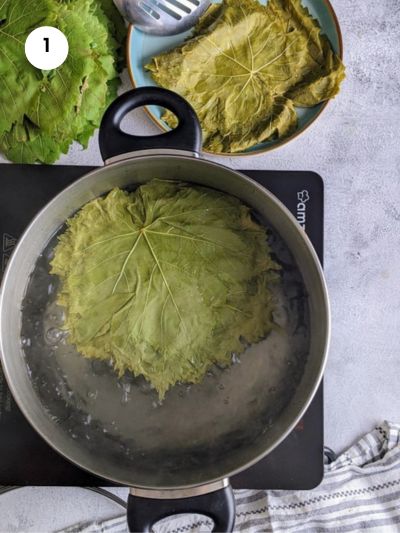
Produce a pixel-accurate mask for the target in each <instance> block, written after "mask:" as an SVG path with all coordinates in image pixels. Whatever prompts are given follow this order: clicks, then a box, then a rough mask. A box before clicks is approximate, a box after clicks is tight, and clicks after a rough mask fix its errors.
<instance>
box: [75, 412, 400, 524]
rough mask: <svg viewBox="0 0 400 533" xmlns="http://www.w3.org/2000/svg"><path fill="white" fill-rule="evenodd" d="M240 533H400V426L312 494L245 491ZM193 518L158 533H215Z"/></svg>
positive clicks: (364, 446)
mask: <svg viewBox="0 0 400 533" xmlns="http://www.w3.org/2000/svg"><path fill="white" fill-rule="evenodd" d="M235 496H236V506H237V507H236V525H235V531H244V532H248V533H264V532H265V533H267V532H272V533H290V532H292V533H300V532H301V533H345V532H357V531H368V532H376V533H378V532H379V533H389V532H390V533H392V532H393V533H395V532H400V425H399V424H391V423H388V422H385V423H384V424H382V425H381V426H380V427H377V428H376V429H375V430H374V431H372V432H371V433H369V434H367V435H366V436H365V437H363V438H362V439H361V440H360V441H359V442H357V443H356V444H355V445H354V446H352V447H351V448H350V449H348V450H347V451H346V452H344V453H343V454H342V455H340V456H339V457H338V459H336V461H334V462H333V463H331V464H330V465H326V467H325V476H324V480H323V482H322V483H321V485H320V486H319V487H317V488H316V489H314V490H310V491H298V492H294V491H250V490H239V491H236V492H235ZM211 524H212V523H211V521H210V520H208V519H206V518H205V517H202V516H196V515H190V516H188V515H187V516H179V517H176V518H167V519H165V520H163V521H161V522H159V523H158V524H157V525H156V526H155V528H154V532H155V533H200V532H205V531H210V529H211ZM126 531H127V529H126V519H125V516H121V517H118V518H113V519H111V520H108V521H105V522H102V523H91V524H79V525H77V526H74V527H72V528H69V529H67V530H65V533H77V532H79V533H100V532H104V533H105V532H107V533H126Z"/></svg>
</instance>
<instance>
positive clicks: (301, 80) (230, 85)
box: [146, 0, 344, 152]
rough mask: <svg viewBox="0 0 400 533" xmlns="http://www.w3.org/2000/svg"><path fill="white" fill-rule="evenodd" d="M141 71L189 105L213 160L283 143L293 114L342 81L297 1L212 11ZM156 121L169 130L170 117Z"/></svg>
mask: <svg viewBox="0 0 400 533" xmlns="http://www.w3.org/2000/svg"><path fill="white" fill-rule="evenodd" d="M146 68H147V69H148V70H149V71H151V73H152V76H153V78H154V80H155V81H156V82H157V83H158V84H159V85H161V86H162V87H166V88H168V89H172V90H175V91H176V92H178V93H179V94H180V95H182V96H183V97H185V98H186V99H187V100H188V101H189V102H190V103H191V104H192V106H193V107H194V109H195V111H196V112H197V115H198V116H199V118H200V121H201V124H202V129H203V134H204V146H205V148H207V149H208V150H210V151H213V152H241V151H244V150H246V149H248V148H251V147H253V146H255V145H257V144H258V143H261V142H264V141H267V140H273V139H280V138H285V137H288V136H290V135H291V134H292V133H293V132H294V131H295V130H296V129H297V127H298V117H297V113H296V109H295V108H296V107H312V106H314V105H316V104H320V103H321V102H323V101H325V100H328V99H330V98H333V97H334V96H335V95H336V94H337V93H338V92H339V89H340V84H341V82H342V80H343V79H344V66H343V63H342V61H341V59H340V58H339V56H338V55H337V54H335V53H334V51H333V50H332V47H331V44H330V42H329V40H328V39H327V37H326V36H325V35H323V34H322V33H321V28H320V26H319V24H318V22H317V21H316V20H315V19H313V18H312V17H311V15H310V13H309V12H308V10H307V9H306V8H305V7H304V6H303V5H302V3H301V0H268V2H267V5H266V6H265V5H262V4H260V3H259V2H258V0H240V2H239V1H238V0H224V2H223V3H221V4H212V5H211V6H210V8H209V9H208V11H206V13H205V15H204V16H203V17H202V18H201V19H200V21H199V23H198V24H197V26H196V27H195V29H194V33H193V34H192V36H191V38H189V39H188V40H187V41H185V42H184V43H183V44H182V45H180V46H178V47H177V48H174V49H173V50H170V51H167V52H165V53H162V54H160V55H158V56H156V57H154V58H153V59H152V60H151V62H150V63H149V64H148V65H146ZM163 119H164V120H165V121H166V122H167V123H168V124H169V125H170V126H172V127H173V126H174V125H175V123H176V119H175V117H174V115H172V113H170V112H167V113H166V114H165V115H164V116H163Z"/></svg>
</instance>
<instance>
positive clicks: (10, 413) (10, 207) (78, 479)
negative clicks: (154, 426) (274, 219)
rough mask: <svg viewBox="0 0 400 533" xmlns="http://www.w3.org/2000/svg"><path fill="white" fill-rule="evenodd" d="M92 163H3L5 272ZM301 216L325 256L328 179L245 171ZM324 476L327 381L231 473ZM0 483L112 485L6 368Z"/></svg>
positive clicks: (272, 481)
mask: <svg viewBox="0 0 400 533" xmlns="http://www.w3.org/2000/svg"><path fill="white" fill-rule="evenodd" d="M92 168H93V167H79V166H42V165H40V166H39V165H0V187H1V189H0V239H1V241H0V246H1V247H2V251H1V258H0V260H1V273H3V272H4V269H5V268H6V266H7V262H8V259H9V258H10V255H11V253H12V251H13V248H14V246H15V245H16V243H17V241H18V238H19V236H20V235H21V233H22V232H23V230H24V229H25V227H26V226H27V225H28V223H29V222H30V220H31V219H32V218H33V217H34V216H35V214H36V213H37V212H38V211H39V210H40V209H41V208H42V207H43V206H44V205H45V204H46V203H47V202H48V201H49V200H50V199H51V198H53V197H54V196H55V195H56V194H57V193H58V192H59V191H61V190H62V189H63V188H64V187H66V186H67V185H69V184H70V183H72V182H73V181H74V180H76V179H78V178H79V177H80V176H82V175H83V174H85V173H86V172H89V171H90V170H92ZM242 172H243V173H244V174H247V175H248V176H250V177H251V178H253V179H254V180H256V181H258V182H259V183H260V184H261V185H263V186H265V187H266V188H267V189H268V190H269V191H271V192H272V193H273V194H274V195H275V196H277V197H278V198H279V199H280V200H281V201H282V202H283V203H284V204H285V205H286V207H287V208H288V209H289V210H290V211H291V212H292V213H293V215H294V216H295V217H296V218H297V220H298V222H299V224H300V225H301V226H302V227H303V228H304V230H305V231H306V233H307V234H308V236H309V237H310V239H311V241H312V243H313V245H314V247H315V249H316V252H317V254H318V256H319V258H320V260H321V261H322V256H323V208H324V196H323V182H322V179H321V177H320V176H318V174H315V173H313V172H282V171H265V170H263V171H247V170H243V171H242ZM322 476H323V394H322V385H321V387H320V388H319V390H318V392H317V394H316V396H315V398H314V400H313V402H312V404H311V405H310V407H309V409H308V411H307V412H306V414H305V415H304V417H303V419H302V420H301V421H300V423H299V424H298V425H297V427H296V428H295V429H294V430H293V432H292V433H291V434H290V435H289V436H288V437H287V438H286V439H285V440H284V441H283V442H282V443H281V444H280V445H279V446H278V448H276V449H275V450H274V451H273V452H272V453H271V454H269V455H268V456H267V457H266V458H264V459H263V460H261V461H260V462H259V463H257V464H256V465H254V466H253V467H251V468H250V469H248V470H246V471H244V472H242V473H241V474H238V475H236V476H235V477H233V478H232V479H231V482H232V485H233V487H234V488H238V489H239V488H240V489H311V488H313V487H315V486H316V485H317V484H318V483H319V482H320V481H321V480H322ZM0 485H15V486H24V485H71V486H96V485H101V486H105V485H110V483H109V482H108V481H105V480H103V479H100V478H98V477H95V476H93V475H91V474H89V473H87V472H85V471H83V470H81V469H79V468H77V467H76V466H74V465H73V464H72V463H70V462H69V461H67V460H66V459H64V458H63V457H62V456H61V455H59V454H58V453H57V452H55V451H54V450H53V449H52V448H51V447H49V445H48V444H47V443H46V442H45V441H44V440H43V439H42V438H41V437H39V435H37V434H36V432H35V431H34V430H33V429H32V427H31V426H30V425H29V423H28V422H27V421H26V419H25V418H24V416H23V415H22V413H21V412H20V411H19V409H18V407H17V405H16V404H15V402H14V400H13V398H12V396H11V394H10V391H9V389H8V387H7V384H6V381H5V379H4V376H3V374H2V371H1V368H0Z"/></svg>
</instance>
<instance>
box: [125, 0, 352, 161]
mask: <svg viewBox="0 0 400 533" xmlns="http://www.w3.org/2000/svg"><path fill="white" fill-rule="evenodd" d="M215 1H216V2H218V1H219V0H214V2H215ZM261 1H262V2H263V0H261ZM264 1H265V0H264ZM302 2H303V3H304V4H305V5H306V7H308V8H309V9H310V11H311V14H312V15H313V16H314V17H315V18H316V19H317V20H318V22H319V23H320V25H321V28H322V31H323V32H324V33H325V34H326V35H328V38H329V40H330V42H331V44H332V47H333V49H334V50H335V52H336V53H337V54H338V55H339V57H340V58H341V59H342V60H343V37H342V31H341V29H340V25H339V20H338V18H337V15H336V13H335V10H334V9H333V6H332V4H331V2H330V0H305V1H304V0H302ZM310 4H311V5H310ZM313 4H317V6H318V8H316V7H315V6H314V9H313ZM321 9H322V10H323V11H325V14H326V15H327V16H328V18H329V19H330V23H331V25H330V32H329V33H331V35H329V34H328V31H327V27H326V25H324V24H323V23H322V21H321V16H318V13H319V14H320V15H321ZM332 31H333V32H334V34H332ZM135 32H136V34H135ZM189 33H190V30H189V32H186V33H184V34H180V35H178V36H174V37H175V38H178V39H180V40H179V41H177V42H176V43H175V45H176V44H178V42H182V41H183V39H184V38H185V37H186V36H187V35H188V34H189ZM137 34H140V36H144V37H145V38H148V39H168V38H165V37H157V36H148V35H145V34H143V33H142V32H140V30H136V28H135V27H134V25H133V24H130V25H129V30H128V35H127V40H126V57H127V67H128V73H129V78H130V80H131V84H132V86H133V88H137V87H143V86H144V85H149V84H151V85H152V86H154V87H157V84H156V83H154V82H153V81H152V80H151V79H150V76H148V79H149V83H146V84H143V83H140V82H139V83H138V82H137V81H136V77H135V74H134V65H135V63H134V62H133V59H132V58H133V56H134V53H135V35H137ZM332 36H333V37H334V38H333V39H332ZM167 48H168V47H167V46H166V47H165V50H166V49H167ZM140 71H143V73H144V69H143V67H141V68H140ZM329 103H330V100H327V101H326V102H323V103H321V104H318V105H316V106H314V107H312V108H308V109H307V110H305V114H307V115H308V117H306V119H305V121H304V123H303V124H301V123H299V127H298V129H297V130H296V131H295V132H294V133H293V134H292V135H290V136H289V137H286V138H285V139H278V140H274V141H264V142H262V143H259V144H257V145H255V146H252V147H251V148H248V149H247V150H245V151H243V152H212V151H210V150H205V149H203V152H204V153H206V154H210V155H214V156H224V157H244V156H253V155H261V154H264V153H266V152H270V151H272V150H276V149H277V148H280V147H281V146H284V145H285V144H287V143H289V142H290V141H293V140H294V139H296V138H297V137H299V136H300V135H301V134H303V133H304V132H305V131H306V130H307V129H308V128H309V127H310V126H311V125H312V124H313V123H314V122H315V121H316V120H317V119H318V118H319V117H320V115H321V114H322V112H323V111H324V110H325V109H326V107H327V106H328V104H329ZM144 110H145V112H146V114H147V115H148V117H149V118H150V120H151V121H152V122H153V123H154V124H156V125H157V126H158V127H159V128H160V129H161V130H162V131H164V132H167V131H169V130H170V129H171V128H170V127H169V126H168V125H167V124H166V123H165V122H164V121H163V120H162V119H161V108H159V107H157V106H145V107H144Z"/></svg>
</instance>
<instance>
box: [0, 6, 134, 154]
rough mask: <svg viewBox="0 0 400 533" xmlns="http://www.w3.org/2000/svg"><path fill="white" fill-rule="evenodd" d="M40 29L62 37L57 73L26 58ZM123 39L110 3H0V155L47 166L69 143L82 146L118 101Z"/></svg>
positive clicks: (121, 24)
mask: <svg viewBox="0 0 400 533" xmlns="http://www.w3.org/2000/svg"><path fill="white" fill-rule="evenodd" d="M39 26H54V27H56V28H58V29H59V30H61V31H62V32H63V33H64V34H65V36H66V37H67V39H68V43H69V54H68V57H67V59H66V61H65V62H64V63H63V64H62V65H61V66H60V67H59V68H56V69H54V70H50V71H41V70H38V69H36V68H35V67H33V66H32V65H31V64H30V63H29V62H28V60H27V58H26V56H25V40H26V38H27V36H28V35H29V33H30V32H31V31H32V30H34V29H35V28H37V27H39ZM125 34H126V30H125V25H124V22H123V20H122V18H121V17H120V15H119V13H118V11H117V10H116V8H115V7H114V5H113V2H112V0H29V1H28V0H2V1H1V2H0V151H1V152H3V153H4V155H5V156H6V157H7V158H8V159H10V160H11V161H15V162H19V163H35V162H43V163H53V162H54V161H56V160H57V159H58V158H59V157H60V155H61V153H66V152H67V151H68V148H69V146H70V145H71V143H72V142H73V141H74V140H76V141H78V142H79V143H81V145H82V146H84V147H86V146H87V144H88V141H89V138H90V137H91V135H92V134H93V132H94V130H95V129H96V128H97V127H98V126H99V124H100V120H101V117H102V114H103V112H104V110H105V108H106V107H107V105H108V104H109V103H110V102H111V101H112V100H113V99H114V98H115V97H116V95H117V88H118V86H119V75H118V72H119V70H120V67H122V63H120V62H119V60H118V55H119V54H120V51H121V46H122V42H123V40H124V38H125ZM121 59H122V57H121Z"/></svg>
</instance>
